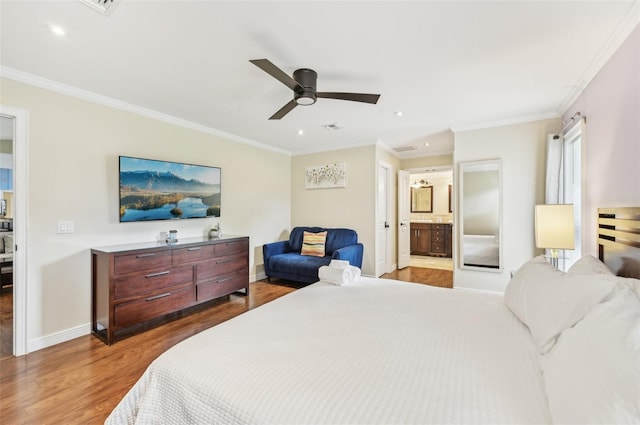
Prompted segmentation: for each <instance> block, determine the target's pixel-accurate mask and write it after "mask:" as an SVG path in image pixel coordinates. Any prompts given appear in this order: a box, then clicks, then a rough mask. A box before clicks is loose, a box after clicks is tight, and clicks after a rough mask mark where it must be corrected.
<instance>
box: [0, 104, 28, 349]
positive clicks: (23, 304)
mask: <svg viewBox="0 0 640 425" xmlns="http://www.w3.org/2000/svg"><path fill="white" fill-rule="evenodd" d="M0 115H2V116H3V117H6V118H10V119H12V120H13V186H14V187H13V202H12V204H13V218H14V220H13V221H14V222H13V244H14V252H13V289H12V290H13V354H14V355H15V356H21V355H23V354H27V325H26V323H27V291H26V287H27V284H26V277H25V276H26V270H27V258H28V255H27V251H28V248H27V244H26V241H27V226H26V222H27V189H26V187H27V185H26V182H27V173H26V170H27V151H28V149H27V145H28V134H29V131H28V130H29V123H28V120H29V112H28V111H27V110H26V109H20V108H15V107H13V106H9V105H3V104H0ZM16 247H17V249H16Z"/></svg>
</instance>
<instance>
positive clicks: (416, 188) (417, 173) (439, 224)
mask: <svg viewBox="0 0 640 425" xmlns="http://www.w3.org/2000/svg"><path fill="white" fill-rule="evenodd" d="M409 186H410V193H411V194H410V220H409V221H410V224H409V225H410V258H409V266H410V267H416V268H428V269H435V270H447V271H449V270H453V250H454V246H453V245H454V243H453V211H454V205H453V203H454V199H453V198H454V197H453V194H454V191H453V168H452V167H451V166H449V167H439V168H435V167H434V169H430V170H424V169H421V170H410V173H409Z"/></svg>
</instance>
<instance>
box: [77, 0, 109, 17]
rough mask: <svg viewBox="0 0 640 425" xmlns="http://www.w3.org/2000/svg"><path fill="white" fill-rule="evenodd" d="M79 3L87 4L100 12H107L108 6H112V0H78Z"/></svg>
mask: <svg viewBox="0 0 640 425" xmlns="http://www.w3.org/2000/svg"><path fill="white" fill-rule="evenodd" d="M78 1H79V2H80V3H82V4H84V5H86V6H89V7H90V8H92V9H93V10H97V11H98V12H100V13H105V14H106V13H107V11H108V10H109V8H110V7H111V6H113V0H78Z"/></svg>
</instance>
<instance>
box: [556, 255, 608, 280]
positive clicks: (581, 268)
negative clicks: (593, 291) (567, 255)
mask: <svg viewBox="0 0 640 425" xmlns="http://www.w3.org/2000/svg"><path fill="white" fill-rule="evenodd" d="M594 273H596V274H609V275H613V272H612V271H611V270H610V269H609V267H607V265H606V264H604V263H603V262H602V261H600V260H598V259H597V258H596V257H594V256H593V255H585V256H584V257H581V258H580V259H579V260H578V261H576V262H575V263H573V265H572V266H571V267H569V270H568V271H567V274H594Z"/></svg>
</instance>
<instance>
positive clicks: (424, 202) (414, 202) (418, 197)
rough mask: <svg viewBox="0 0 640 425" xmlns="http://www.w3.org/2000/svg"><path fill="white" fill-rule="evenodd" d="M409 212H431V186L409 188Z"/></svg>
mask: <svg viewBox="0 0 640 425" xmlns="http://www.w3.org/2000/svg"><path fill="white" fill-rule="evenodd" d="M411 212H412V213H430V212H433V186H421V187H420V186H419V187H412V188H411Z"/></svg>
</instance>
